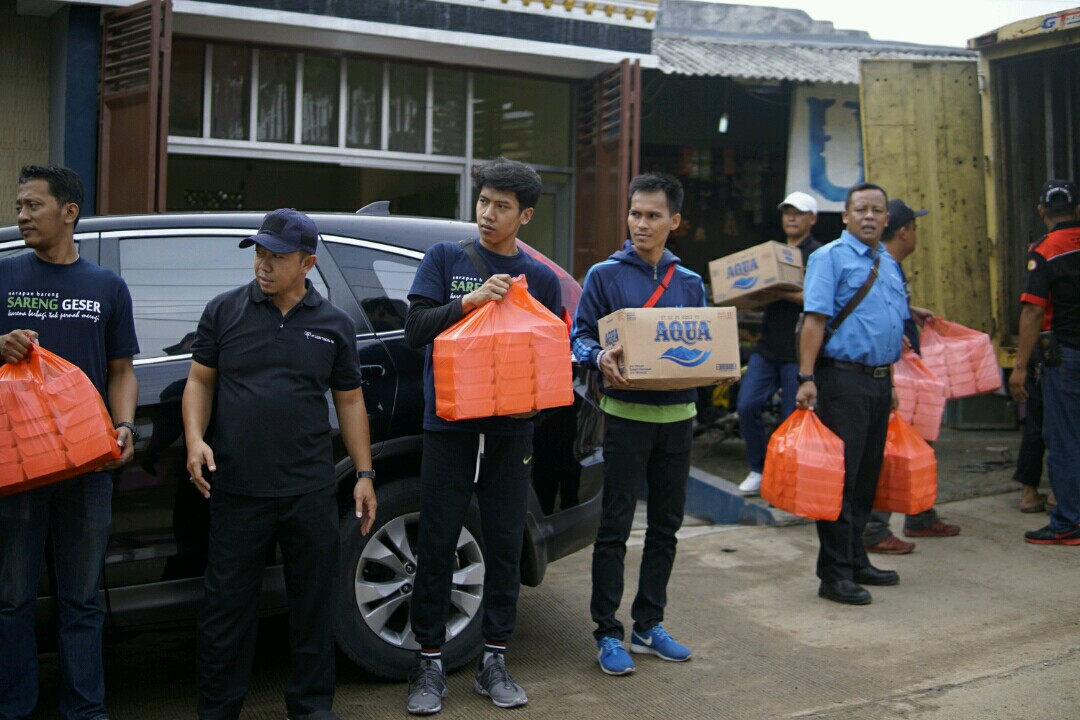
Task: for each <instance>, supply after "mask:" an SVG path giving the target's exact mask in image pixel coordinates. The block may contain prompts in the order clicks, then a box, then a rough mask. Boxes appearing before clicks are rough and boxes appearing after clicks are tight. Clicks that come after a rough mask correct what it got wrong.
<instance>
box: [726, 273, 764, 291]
mask: <svg viewBox="0 0 1080 720" xmlns="http://www.w3.org/2000/svg"><path fill="white" fill-rule="evenodd" d="M757 281H758V278H757V276H756V275H755V276H753V277H744V278H739V279H738V280H736V281H735V282H733V283H731V287H733V288H735V289H736V290H749V289H750V288H752V287H754V286H755V285H757Z"/></svg>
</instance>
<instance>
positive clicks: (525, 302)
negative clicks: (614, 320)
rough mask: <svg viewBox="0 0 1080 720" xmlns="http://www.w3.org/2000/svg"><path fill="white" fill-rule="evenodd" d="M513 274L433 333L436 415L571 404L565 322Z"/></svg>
mask: <svg viewBox="0 0 1080 720" xmlns="http://www.w3.org/2000/svg"><path fill="white" fill-rule="evenodd" d="M528 288H529V286H528V284H527V283H526V280H525V277H524V276H518V277H517V278H515V279H514V281H513V283H511V285H510V290H509V291H508V292H507V293H506V297H504V298H503V299H502V301H501V302H489V303H486V304H485V305H484V306H483V307H481V308H480V309H478V310H476V311H475V312H473V313H470V314H469V315H467V316H465V317H464V318H462V319H461V320H459V321H458V322H457V323H455V324H454V325H452V326H450V327H449V328H447V329H446V330H444V331H443V332H442V333H440V334H439V336H438V337H437V338H435V347H434V353H433V361H434V372H435V413H436V414H437V415H438V416H439V417H441V418H442V419H444V420H468V419H470V418H482V417H492V416H495V415H512V414H516V413H524V412H531V411H533V410H543V409H544V408H551V407H560V406H563V405H572V404H573V402H574V387H573V377H572V375H571V369H570V336H569V334H568V333H567V331H566V324H565V323H564V322H563V321H562V320H560V319H559V318H558V317H556V316H555V315H553V314H552V313H551V311H549V310H548V309H547V308H546V307H544V306H543V305H542V304H541V303H540V302H539V301H537V300H536V299H535V298H533V296H532V295H530V294H529V290H528Z"/></svg>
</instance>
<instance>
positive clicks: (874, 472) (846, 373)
mask: <svg viewBox="0 0 1080 720" xmlns="http://www.w3.org/2000/svg"><path fill="white" fill-rule="evenodd" d="M817 379H818V397H817V408H816V411H817V414H818V417H819V418H820V419H821V422H823V423H824V424H825V426H826V427H827V428H829V429H830V430H832V431H833V432H834V433H836V434H837V435H838V436H840V439H841V440H843V441H844V500H843V503H842V504H841V506H840V517H838V518H837V519H836V520H835V521H833V522H827V521H824V520H819V521H818V522H817V533H818V540H819V541H820V543H821V549H820V551H819V552H818V561H817V574H818V577H819V578H821V579H822V580H824V581H827V582H831V581H835V580H854V573H855V570H857V569H862V568H865V567H867V566H868V565H869V564H870V561H869V559H868V558H867V556H866V546H865V545H864V544H863V530H864V529H865V527H866V522H867V520H868V519H869V518H870V511H871V509H872V508H873V504H874V493H875V492H877V483H878V475H879V474H880V473H881V462H882V458H883V457H884V454H885V437H886V435H887V433H888V427H889V410H890V406H891V404H892V381H891V380H890V379H889V378H888V376H886V377H884V378H875V377H872V376H870V375H864V374H862V373H859V372H855V371H852V370H841V369H839V368H835V367H829V366H826V367H819V368H818V371H817Z"/></svg>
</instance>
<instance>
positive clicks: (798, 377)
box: [795, 373, 814, 385]
mask: <svg viewBox="0 0 1080 720" xmlns="http://www.w3.org/2000/svg"><path fill="white" fill-rule="evenodd" d="M795 379H796V380H797V381H798V383H799V384H800V385H802V384H803V383H808V382H814V374H813V373H810V374H809V375H803V374H802V373H798V374H797V375H796V376H795Z"/></svg>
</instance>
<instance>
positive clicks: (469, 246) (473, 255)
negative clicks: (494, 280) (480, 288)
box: [458, 238, 492, 283]
mask: <svg viewBox="0 0 1080 720" xmlns="http://www.w3.org/2000/svg"><path fill="white" fill-rule="evenodd" d="M458 245H459V246H460V247H461V249H462V250H464V251H465V254H466V255H468V256H469V260H471V261H472V264H473V267H474V268H475V269H476V273H477V274H478V275H479V276H480V282H482V283H483V282H487V279H488V278H489V277H491V274H492V273H491V268H490V267H489V266H488V264H487V261H486V260H484V258H482V257H480V253H478V252H477V251H476V241H475V240H473V239H472V238H469V239H466V240H458Z"/></svg>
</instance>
